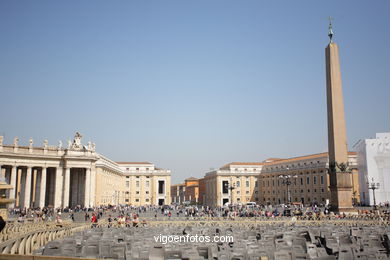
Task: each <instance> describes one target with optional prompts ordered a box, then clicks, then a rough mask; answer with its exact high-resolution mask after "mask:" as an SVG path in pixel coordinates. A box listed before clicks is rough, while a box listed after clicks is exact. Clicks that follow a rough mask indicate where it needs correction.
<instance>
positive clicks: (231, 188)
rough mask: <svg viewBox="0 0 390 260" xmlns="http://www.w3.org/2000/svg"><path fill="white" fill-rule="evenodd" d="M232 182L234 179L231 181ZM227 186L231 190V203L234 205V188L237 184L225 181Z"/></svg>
mask: <svg viewBox="0 0 390 260" xmlns="http://www.w3.org/2000/svg"><path fill="white" fill-rule="evenodd" d="M230 182H232V181H230ZM225 188H227V189H228V190H230V204H231V206H233V190H234V189H235V188H236V186H235V185H234V184H233V185H232V184H230V183H229V182H227V183H225Z"/></svg>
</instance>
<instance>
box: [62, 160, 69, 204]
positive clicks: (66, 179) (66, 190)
mask: <svg viewBox="0 0 390 260" xmlns="http://www.w3.org/2000/svg"><path fill="white" fill-rule="evenodd" d="M69 185H70V168H68V167H67V168H65V177H64V203H63V204H62V206H63V207H64V208H66V207H68V206H69Z"/></svg>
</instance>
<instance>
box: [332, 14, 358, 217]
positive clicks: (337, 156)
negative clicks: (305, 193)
mask: <svg viewBox="0 0 390 260" xmlns="http://www.w3.org/2000/svg"><path fill="white" fill-rule="evenodd" d="M332 19H333V18H331V17H329V32H328V36H329V39H330V42H329V44H328V46H327V47H326V49H325V55H326V96H327V108H328V152H329V179H330V191H331V205H332V206H333V208H334V209H335V210H337V211H339V212H352V211H353V206H352V179H351V178H352V176H351V172H350V171H349V168H348V146H347V134H346V127H345V116H344V102H343V89H342V84H341V72H340V61H339V48H338V46H337V44H336V43H334V42H333V40H332V37H333V30H332Z"/></svg>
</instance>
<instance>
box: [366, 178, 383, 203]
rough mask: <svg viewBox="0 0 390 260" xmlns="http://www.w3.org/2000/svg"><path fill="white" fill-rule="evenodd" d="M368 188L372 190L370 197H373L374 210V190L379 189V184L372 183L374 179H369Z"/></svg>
mask: <svg viewBox="0 0 390 260" xmlns="http://www.w3.org/2000/svg"><path fill="white" fill-rule="evenodd" d="M367 185H368V188H369V189H370V190H372V195H373V197H374V209H376V200H375V190H377V189H379V186H380V183H379V182H374V178H372V179H371V182H367Z"/></svg>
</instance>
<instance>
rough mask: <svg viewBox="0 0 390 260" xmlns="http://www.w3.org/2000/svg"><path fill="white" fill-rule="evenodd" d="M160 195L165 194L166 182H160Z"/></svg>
mask: <svg viewBox="0 0 390 260" xmlns="http://www.w3.org/2000/svg"><path fill="white" fill-rule="evenodd" d="M158 193H159V194H164V193H165V182H164V181H158Z"/></svg>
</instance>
